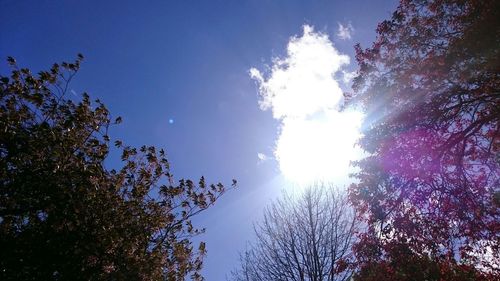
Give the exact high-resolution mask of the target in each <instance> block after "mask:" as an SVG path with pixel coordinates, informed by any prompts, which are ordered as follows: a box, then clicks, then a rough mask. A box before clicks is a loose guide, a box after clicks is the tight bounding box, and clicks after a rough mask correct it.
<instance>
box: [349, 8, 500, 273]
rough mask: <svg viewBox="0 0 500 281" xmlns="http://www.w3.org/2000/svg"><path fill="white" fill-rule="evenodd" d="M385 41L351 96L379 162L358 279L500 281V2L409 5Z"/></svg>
mask: <svg viewBox="0 0 500 281" xmlns="http://www.w3.org/2000/svg"><path fill="white" fill-rule="evenodd" d="M377 34H378V35H377V39H376V41H375V42H374V43H373V45H372V46H371V47H369V48H367V49H362V48H361V47H360V46H359V45H357V46H356V52H357V55H356V58H357V61H358V63H359V66H360V69H359V73H358V74H359V75H358V77H357V78H355V81H354V85H353V89H354V94H353V96H351V97H350V102H352V103H358V104H361V105H362V106H363V107H364V109H365V111H366V113H367V120H366V124H365V133H364V137H363V138H362V139H361V141H360V144H361V146H362V148H363V149H365V150H366V151H367V152H369V153H370V156H368V157H366V158H365V159H364V160H362V161H360V162H358V166H359V167H360V168H361V169H360V172H359V173H358V174H357V175H356V176H357V178H358V180H359V183H357V184H354V185H353V186H352V187H351V189H350V198H351V200H352V202H353V204H354V205H355V206H356V209H357V211H358V214H359V216H360V218H363V219H364V220H365V221H366V222H367V224H368V226H369V227H368V230H367V232H366V233H365V234H364V235H362V236H361V237H360V238H361V239H360V242H359V243H358V244H357V245H356V247H355V250H356V253H357V257H358V261H359V269H360V272H359V274H358V277H359V278H358V279H359V280H476V279H491V280H493V279H495V280H498V279H497V278H499V277H500V260H499V257H500V235H499V233H500V199H499V198H500V165H499V164H500V151H499V149H500V124H499V120H500V92H499V89H500V79H499V78H500V72H499V70H500V53H499V50H500V48H499V46H500V2H499V1H495V0H484V1H461V0H414V1H412V0H402V1H401V2H400V5H399V7H398V8H397V10H396V11H395V12H394V13H393V15H392V19H390V20H386V21H384V22H382V23H380V24H379V26H378V28H377ZM417 276H418V277H417Z"/></svg>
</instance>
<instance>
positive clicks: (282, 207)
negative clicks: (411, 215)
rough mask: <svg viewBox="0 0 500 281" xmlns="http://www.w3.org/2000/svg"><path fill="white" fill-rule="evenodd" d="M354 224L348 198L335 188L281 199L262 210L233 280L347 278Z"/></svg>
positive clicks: (325, 188) (322, 188)
mask: <svg viewBox="0 0 500 281" xmlns="http://www.w3.org/2000/svg"><path fill="white" fill-rule="evenodd" d="M355 226H356V224H355V219H354V213H353V212H352V209H351V208H350V207H349V205H348V202H347V197H346V196H344V194H343V193H341V192H339V191H338V190H335V189H333V187H325V186H318V187H313V188H309V189H307V190H306V191H305V192H304V193H303V194H301V195H300V196H298V197H297V196H295V197H294V196H290V195H288V196H287V195H285V196H283V197H282V198H281V199H280V200H278V201H276V202H275V203H273V204H272V205H271V206H270V207H268V208H267V209H266V210H265V212H264V219H263V222H262V223H260V224H257V226H256V228H255V234H256V237H257V239H256V242H255V243H254V244H250V246H249V249H248V250H247V251H246V252H245V253H244V254H243V255H241V258H240V262H241V265H240V267H239V268H238V269H237V270H236V271H234V272H233V274H232V279H233V280H235V281H263V280H266V281H269V280H273V281H274V280H301V281H304V280H311V281H313V280H314V281H327V280H332V281H333V280H335V281H337V280H348V279H349V278H350V276H351V274H352V272H351V270H349V268H348V265H349V262H350V258H351V250H350V249H351V245H352V242H353V239H354V231H355Z"/></svg>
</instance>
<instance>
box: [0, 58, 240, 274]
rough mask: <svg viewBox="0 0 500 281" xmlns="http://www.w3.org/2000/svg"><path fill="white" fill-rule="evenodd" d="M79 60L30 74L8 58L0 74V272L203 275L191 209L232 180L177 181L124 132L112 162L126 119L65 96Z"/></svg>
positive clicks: (150, 150)
mask: <svg viewBox="0 0 500 281" xmlns="http://www.w3.org/2000/svg"><path fill="white" fill-rule="evenodd" d="M82 59H83V57H82V56H81V55H79V56H78V59H77V60H76V61H75V62H74V63H62V64H54V65H53V66H52V68H51V69H50V70H49V71H42V72H40V73H39V74H38V75H33V74H31V72H30V71H29V70H28V69H25V68H22V69H19V68H18V67H17V65H16V63H15V60H14V59H12V58H9V59H8V62H9V64H10V65H11V66H12V68H13V71H12V74H11V75H10V77H7V76H1V77H0V140H1V141H0V249H1V251H0V279H1V280H184V279H185V277H186V276H191V278H192V279H194V280H202V277H201V276H200V273H199V271H200V269H201V267H202V258H203V256H204V255H205V252H206V250H205V244H204V243H200V244H199V246H198V247H197V248H196V249H195V248H193V245H192V242H191V240H190V238H191V237H192V236H193V235H196V234H199V233H201V232H203V229H197V228H194V227H193V225H192V223H191V218H192V217H193V216H195V215H197V214H199V213H200V212H202V211H203V210H205V209H207V208H208V207H209V206H211V205H212V204H214V202H215V201H216V200H217V198H219V197H220V196H221V195H222V194H223V193H224V192H225V190H226V189H225V187H224V186H223V185H222V184H220V183H219V184H217V185H207V184H206V183H205V180H204V178H203V177H202V178H201V179H200V180H199V182H198V183H197V184H195V183H194V182H193V181H191V180H180V181H179V182H178V183H177V184H175V183H174V180H173V177H172V175H171V174H170V172H169V163H168V161H167V159H166V158H165V152H164V151H163V150H157V149H156V148H155V147H151V146H150V147H147V146H143V147H141V148H140V149H136V148H132V147H129V146H126V145H123V144H122V142H121V141H119V140H116V141H115V142H114V145H115V146H116V147H117V149H120V150H121V151H122V156H121V160H122V163H123V167H122V168H121V169H119V170H110V169H107V168H106V166H105V164H104V162H105V160H106V159H107V156H108V155H109V152H110V150H111V149H113V148H112V145H111V144H110V142H111V139H110V137H109V135H108V130H109V128H110V126H111V125H113V124H116V123H120V121H121V118H116V120H115V121H112V120H111V116H110V113H109V111H108V110H107V109H106V107H105V106H104V105H103V104H102V103H101V102H100V101H99V100H96V101H95V102H91V100H90V98H89V96H88V95H87V94H83V99H82V100H81V101H73V100H72V99H69V98H68V97H67V96H66V93H67V91H68V84H69V83H70V81H71V79H72V78H73V77H74V75H75V74H76V72H77V71H78V69H79V66H80V62H81V60H82ZM233 184H234V181H233Z"/></svg>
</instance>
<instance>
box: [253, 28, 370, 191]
mask: <svg viewBox="0 0 500 281" xmlns="http://www.w3.org/2000/svg"><path fill="white" fill-rule="evenodd" d="M347 64H349V57H348V56H346V55H343V54H341V53H339V51H338V50H337V49H335V47H334V46H333V44H332V42H331V41H330V40H329V38H328V36H327V35H326V34H323V33H320V32H315V31H314V30H313V28H312V27H311V26H308V25H305V26H304V33H303V35H302V36H301V37H297V36H294V37H292V38H290V41H289V43H288V46H287V56H286V57H285V58H275V59H273V65H272V67H271V68H270V72H269V73H267V75H266V74H264V73H261V72H260V71H259V70H257V69H255V68H252V69H250V76H251V77H252V78H253V79H254V80H255V81H256V82H257V84H258V89H259V95H260V100H259V104H260V107H261V109H262V110H271V111H272V113H273V117H274V118H275V119H277V120H280V122H281V126H280V132H279V137H278V140H277V141H276V148H275V151H274V154H275V156H276V159H277V160H278V162H279V165H280V169H281V171H282V173H283V174H284V175H285V176H287V177H288V178H290V179H292V180H295V181H297V182H304V183H307V182H311V181H317V180H331V179H333V178H339V177H345V176H346V174H347V169H348V168H349V162H350V161H351V160H355V159H353V158H355V156H356V154H357V151H358V150H356V149H354V148H353V146H354V142H355V141H356V139H357V137H358V136H359V131H358V128H359V124H360V122H361V118H362V116H361V114H360V113H358V112H355V111H350V112H340V111H339V108H340V105H341V104H342V102H343V94H342V90H341V88H340V86H339V82H338V81H337V80H335V74H336V73H337V72H340V71H342V67H343V66H345V65H347ZM344 76H345V75H344ZM259 158H260V156H259Z"/></svg>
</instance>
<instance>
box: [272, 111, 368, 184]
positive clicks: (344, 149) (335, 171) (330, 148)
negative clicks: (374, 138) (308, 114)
mask: <svg viewBox="0 0 500 281" xmlns="http://www.w3.org/2000/svg"><path fill="white" fill-rule="evenodd" d="M361 119H362V115H361V114H360V113H359V112H356V111H351V112H337V111H329V112H327V113H326V114H325V115H324V116H322V117H316V118H313V119H285V120H284V123H283V126H282V128H281V134H280V137H279V139H278V141H277V143H276V151H275V155H276V158H277V160H278V162H279V164H280V169H281V172H282V173H283V175H284V176H285V177H286V178H288V179H290V180H293V181H295V182H298V183H304V184H307V183H310V182H313V181H327V182H328V181H333V180H336V179H337V180H339V179H342V178H344V177H346V176H347V174H348V172H349V167H350V166H349V164H350V162H351V161H352V160H355V159H357V158H358V157H359V151H358V149H356V147H354V144H355V142H356V140H357V139H358V138H359V125H360V123H361Z"/></svg>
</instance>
